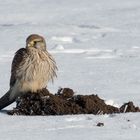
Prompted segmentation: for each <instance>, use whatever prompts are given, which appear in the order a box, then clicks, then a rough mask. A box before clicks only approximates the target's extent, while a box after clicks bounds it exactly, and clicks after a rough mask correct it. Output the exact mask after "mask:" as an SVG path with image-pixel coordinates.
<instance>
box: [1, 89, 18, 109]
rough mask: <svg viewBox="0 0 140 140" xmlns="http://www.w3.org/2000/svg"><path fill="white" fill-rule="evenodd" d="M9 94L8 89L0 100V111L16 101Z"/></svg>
mask: <svg viewBox="0 0 140 140" xmlns="http://www.w3.org/2000/svg"><path fill="white" fill-rule="evenodd" d="M11 92H12V90H11V89H10V90H9V91H8V92H7V93H6V94H5V95H4V96H2V97H1V98H0V110H1V109H3V108H5V107H6V106H8V105H10V104H12V103H13V102H14V101H15V100H16V97H15V96H13V97H12V98H11Z"/></svg>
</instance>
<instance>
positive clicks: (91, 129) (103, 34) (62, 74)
mask: <svg viewBox="0 0 140 140" xmlns="http://www.w3.org/2000/svg"><path fill="white" fill-rule="evenodd" d="M139 17H140V1H139V0H123V1H122V0H108V1H106V0H59V1H58V0H20V1H19V0H14V1H12V0H0V39H1V41H0V46H1V47H0V73H1V75H0V96H2V95H3V94H5V93H6V91H7V90H8V89H9V79H10V69H11V61H12V58H13V56H14V53H15V52H16V51H17V50H18V49H19V48H21V47H25V39H26V37H27V36H28V35H29V34H32V33H37V34H41V35H43V36H44V37H45V39H46V42H47V48H48V50H49V52H50V53H52V54H53V56H54V57H55V59H56V62H57V65H58V68H59V71H58V78H57V79H56V80H55V82H54V84H51V83H50V84H49V85H48V89H49V90H50V91H52V92H55V91H57V89H58V87H60V86H63V87H70V88H72V89H75V92H76V93H79V94H87V93H88V94H91V93H94V94H98V95H99V96H100V97H102V98H104V99H106V100H107V101H108V103H109V104H113V105H117V106H119V105H120V104H122V103H124V102H125V101H126V102H127V101H129V100H132V101H133V102H134V103H135V104H136V105H138V106H140V102H139V101H140V86H139V85H140V18H139ZM13 106H15V104H12V105H11V106H9V107H7V108H6V109H11V108H12V107H13ZM98 122H103V123H104V126H102V127H98V126H96V124H97V123H98ZM0 128H1V129H0V139H4V140H18V139H20V140H23V139H27V140H31V139H34V140H36V139H41V140H45V139H49V140H63V139H64V140H66V139H67V140H70V139H73V140H85V139H87V140H90V139H91V140H93V139H95V140H112V139H113V140H118V139H121V140H139V139H140V133H139V132H140V113H134V114H133V113H128V114H121V115H120V114H119V115H101V116H94V115H78V116H50V117H26V116H8V115H6V114H4V112H1V113H0Z"/></svg>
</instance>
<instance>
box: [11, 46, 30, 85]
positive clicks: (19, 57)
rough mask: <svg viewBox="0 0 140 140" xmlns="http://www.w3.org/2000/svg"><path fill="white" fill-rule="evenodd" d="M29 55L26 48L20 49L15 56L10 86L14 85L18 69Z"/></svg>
mask: <svg viewBox="0 0 140 140" xmlns="http://www.w3.org/2000/svg"><path fill="white" fill-rule="evenodd" d="M27 56H28V53H27V50H26V49H25V48H21V49H19V50H18V51H17V52H16V53H15V56H14V59H13V62H12V67H11V78H10V87H12V86H14V84H15V82H16V79H17V78H18V77H17V71H18V69H19V68H20V66H22V64H23V63H24V58H26V57H27Z"/></svg>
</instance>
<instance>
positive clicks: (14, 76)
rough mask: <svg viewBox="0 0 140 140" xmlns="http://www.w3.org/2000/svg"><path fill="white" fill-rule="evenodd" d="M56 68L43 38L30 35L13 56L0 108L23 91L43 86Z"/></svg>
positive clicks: (52, 76)
mask: <svg viewBox="0 0 140 140" xmlns="http://www.w3.org/2000/svg"><path fill="white" fill-rule="evenodd" d="M56 70H57V66H56V63H55V60H54V59H53V57H52V56H51V55H50V54H49V53H48V51H47V50H46V43H45V40H44V38H43V37H42V36H40V35H37V34H32V35H30V36H29V37H28V38H27V40H26V48H21V49H19V50H18V51H17V52H16V54H15V56H14V59H13V62H12V68H11V78H10V89H9V91H8V92H7V93H6V94H5V95H4V96H3V97H2V98H1V99H0V109H3V108H4V107H6V106H8V105H9V104H11V103H12V102H14V101H15V100H16V98H17V97H18V96H21V95H22V94H23V93H25V92H28V91H31V92H36V91H37V90H40V89H42V88H45V87H46V86H47V84H48V82H49V81H50V80H52V81H53V78H54V77H56Z"/></svg>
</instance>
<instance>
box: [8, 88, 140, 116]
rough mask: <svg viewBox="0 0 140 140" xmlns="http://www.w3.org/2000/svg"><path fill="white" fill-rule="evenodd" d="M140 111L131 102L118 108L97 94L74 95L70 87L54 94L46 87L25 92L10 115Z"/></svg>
mask: <svg viewBox="0 0 140 140" xmlns="http://www.w3.org/2000/svg"><path fill="white" fill-rule="evenodd" d="M126 112H140V108H139V107H135V106H134V104H133V102H128V103H125V104H123V105H122V106H121V107H120V108H117V107H114V106H110V105H107V104H105V102H104V100H103V99H101V98H99V97H98V95H94V94H92V95H74V92H73V90H72V89H70V88H61V89H59V90H58V92H57V93H56V94H55V95H54V94H51V93H50V92H49V91H48V90H47V89H42V90H41V91H38V92H37V93H30V92H28V93H26V94H24V95H23V96H21V97H19V98H18V99H17V101H16V107H15V108H14V109H13V110H11V111H9V112H8V114H10V115H68V114H95V115H97V114H112V113H126Z"/></svg>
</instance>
